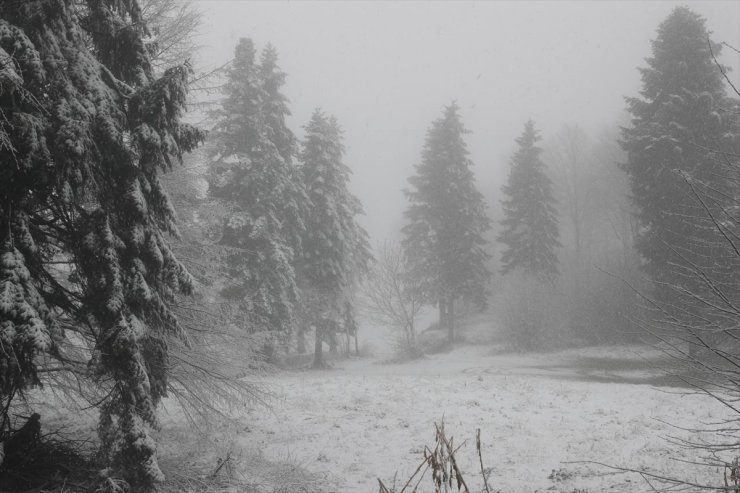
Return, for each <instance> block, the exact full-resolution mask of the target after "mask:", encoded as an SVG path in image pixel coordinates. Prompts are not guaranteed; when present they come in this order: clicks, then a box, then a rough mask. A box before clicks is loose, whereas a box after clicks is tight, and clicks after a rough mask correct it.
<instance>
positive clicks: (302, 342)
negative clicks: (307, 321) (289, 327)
mask: <svg viewBox="0 0 740 493" xmlns="http://www.w3.org/2000/svg"><path fill="white" fill-rule="evenodd" d="M296 339H297V341H296V345H297V346H298V347H297V348H296V351H298V354H306V331H305V330H303V327H299V328H298V334H297V335H296Z"/></svg>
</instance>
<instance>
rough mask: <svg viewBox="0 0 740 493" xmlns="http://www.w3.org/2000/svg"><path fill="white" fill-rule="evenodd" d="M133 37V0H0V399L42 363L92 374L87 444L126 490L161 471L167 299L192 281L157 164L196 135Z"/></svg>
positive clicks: (20, 387)
mask: <svg viewBox="0 0 740 493" xmlns="http://www.w3.org/2000/svg"><path fill="white" fill-rule="evenodd" d="M146 35H147V31H146V27H145V25H144V24H143V23H142V22H141V11H140V10H139V7H138V3H137V2H135V1H133V0H118V1H113V0H108V1H92V0H91V1H87V2H82V3H80V2H71V1H63V0H30V1H24V2H17V1H13V2H3V3H2V4H0V115H1V118H0V143H1V144H0V161H1V162H3V163H4V164H3V166H2V168H1V169H2V171H0V202H1V204H0V231H1V232H0V235H2V247H1V248H2V254H1V257H0V258H1V259H2V260H1V265H0V324H1V327H0V346H1V347H2V351H0V388H1V389H2V399H3V406H2V407H3V408H4V409H5V410H7V407H6V404H7V402H8V401H10V400H12V399H13V398H14V396H16V395H17V394H18V393H22V392H23V391H24V390H26V389H28V388H29V387H32V386H34V385H38V384H39V383H40V382H41V378H40V374H39V373H38V372H39V369H40V368H44V367H45V366H46V365H48V364H51V363H52V362H54V363H56V364H58V365H59V366H60V368H61V369H62V371H63V372H68V373H71V374H74V375H76V376H77V377H78V378H81V377H80V376H86V378H87V377H91V378H92V379H93V380H94V382H95V385H94V387H90V393H91V394H94V395H95V399H96V400H97V399H99V401H98V402H96V404H97V405H98V406H99V407H100V409H101V415H100V424H99V434H100V437H101V442H102V456H103V457H104V458H105V459H106V460H107V462H108V463H109V464H110V465H111V469H110V473H111V475H112V476H115V477H119V478H123V479H125V480H127V481H128V482H129V483H130V484H131V485H132V486H135V487H136V488H137V491H148V490H151V489H154V488H155V486H156V484H157V483H158V482H159V481H161V480H162V479H163V476H162V473H161V471H160V469H159V466H158V464H157V459H156V455H155V451H156V445H155V443H154V440H153V439H152V437H151V435H150V430H151V428H152V427H155V426H156V425H157V418H156V407H157V404H158V403H159V401H160V400H161V399H162V397H164V396H165V395H166V390H167V373H168V350H167V340H168V339H169V338H172V337H176V336H178V334H179V333H180V326H179V324H178V321H177V319H176V317H175V316H174V315H173V312H172V310H171V308H170V306H169V302H170V301H171V300H172V299H173V296H174V294H175V293H188V292H189V291H190V290H191V288H192V281H191V277H190V275H189V274H188V272H187V271H186V270H185V268H184V267H183V266H182V265H181V264H180V262H179V261H178V260H177V258H175V256H174V254H173V253H172V250H171V249H170V247H169V245H168V240H167V234H176V228H175V213H174V210H173V208H172V207H171V205H170V202H169V200H168V198H167V194H166V193H165V191H164V189H163V187H162V185H161V184H160V181H159V175H160V174H161V173H162V172H163V171H165V170H167V169H169V168H171V167H172V166H173V165H174V164H175V163H177V162H178V160H180V158H181V156H182V153H183V152H187V151H189V150H191V149H193V148H194V147H195V146H196V145H197V144H198V142H199V141H201V140H202V138H203V133H202V132H201V131H199V130H197V129H195V128H193V127H191V126H189V125H186V124H184V123H182V122H181V120H180V117H181V115H182V113H183V110H184V107H185V102H186V88H187V84H186V82H187V78H188V69H187V67H174V68H171V69H168V70H166V71H165V72H164V73H163V75H162V76H161V77H160V78H155V77H154V75H153V72H152V67H151V64H150V63H149V58H148V54H147V50H146V47H145V43H144V38H145V36H146ZM85 368H87V370H85ZM87 383H88V384H90V381H89V380H88V381H87ZM2 422H3V427H4V429H3V430H0V433H5V432H7V431H8V429H7V426H8V425H9V423H8V421H7V419H6V416H3V421H2Z"/></svg>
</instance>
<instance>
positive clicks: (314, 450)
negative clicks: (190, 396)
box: [235, 347, 726, 493]
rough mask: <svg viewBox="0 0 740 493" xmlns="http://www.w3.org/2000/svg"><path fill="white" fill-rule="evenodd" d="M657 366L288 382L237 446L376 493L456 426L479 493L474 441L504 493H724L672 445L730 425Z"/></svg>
mask: <svg viewBox="0 0 740 493" xmlns="http://www.w3.org/2000/svg"><path fill="white" fill-rule="evenodd" d="M655 356H656V354H655V353H651V352H649V351H646V350H640V349H636V348H631V349H630V348H619V349H615V348H595V349H589V350H578V351H566V352H560V353H548V354H538V355H492V354H491V349H490V348H487V347H461V348H458V349H456V350H454V351H453V352H451V353H448V354H443V355H434V356H429V357H427V358H425V359H422V360H419V361H414V362H410V363H404V364H380V363H378V362H377V361H373V360H351V361H346V362H341V363H337V364H336V365H335V368H333V369H331V370H326V371H303V372H284V373H280V374H278V375H273V376H270V377H269V382H266V383H268V384H269V387H270V388H271V390H272V391H273V392H275V394H276V397H275V399H274V400H273V401H272V406H273V407H272V411H271V412H266V411H265V410H264V409H262V410H260V409H257V410H255V411H253V412H251V413H249V414H247V415H245V416H244V428H242V429H240V430H239V432H238V434H237V436H236V437H235V442H236V444H238V445H239V446H241V447H242V448H243V449H245V450H255V449H256V450H260V451H261V452H262V453H263V454H264V456H265V458H266V459H273V458H274V459H275V460H286V459H289V460H292V461H295V462H297V463H299V464H302V465H303V466H304V467H306V468H308V469H309V470H311V471H314V472H318V473H323V474H324V475H325V477H328V478H329V479H330V481H331V482H332V484H333V485H334V486H333V488H334V489H335V491H338V492H339V491H341V492H363V493H367V492H374V491H378V482H377V478H378V477H380V478H382V479H383V481H384V482H385V483H386V484H390V483H393V477H394V475H396V474H397V478H398V480H397V481H398V482H400V483H401V484H403V481H405V479H406V478H407V477H408V476H409V475H410V474H411V473H413V471H414V470H415V469H416V467H417V466H418V464H419V462H420V461H421V460H422V455H421V453H422V450H423V447H424V445H430V446H433V444H434V423H435V422H437V423H439V422H440V421H441V420H442V419H443V418H444V422H445V427H446V431H447V434H448V436H449V435H451V436H454V437H455V443H458V444H459V443H462V442H463V441H464V440H467V443H466V445H465V446H464V447H463V448H462V449H461V450H460V451H459V452H458V460H459V461H460V463H461V465H462V467H463V469H464V471H465V472H466V473H467V474H466V479H467V482H468V484H469V485H470V486H471V487H472V488H475V489H476V490H477V489H478V487H480V488H481V489H482V479H481V476H480V472H479V466H478V463H477V461H478V458H477V455H476V451H475V430H476V428H480V429H481V440H482V444H483V451H482V453H483V459H484V462H485V465H486V467H490V468H492V473H491V475H490V480H489V482H490V484H491V488H492V491H501V492H512V493H516V492H528V493H531V492H533V491H535V490H539V491H544V490H552V491H562V492H568V493H570V492H573V491H574V490H575V489H576V488H578V489H585V490H588V491H589V492H590V493H593V492H597V491H613V492H636V491H652V490H651V488H650V486H649V485H648V484H647V483H646V482H645V481H644V480H643V479H641V478H640V476H638V475H636V474H625V473H615V472H614V471H612V470H609V469H606V468H603V467H598V466H595V465H589V464H583V463H573V462H577V461H599V462H604V463H608V464H612V465H615V466H624V467H630V468H636V469H643V468H644V469H647V470H650V471H653V472H655V473H658V474H662V475H666V476H672V477H685V478H687V479H691V480H696V479H699V480H705V481H711V482H712V483H713V484H719V483H720V482H721V477H722V470H721V469H707V468H699V467H692V466H687V464H685V463H683V462H680V461H677V460H676V459H683V460H688V461H696V460H697V457H696V456H695V454H694V453H693V452H691V451H688V450H680V449H676V448H675V447H672V446H671V445H670V444H669V443H667V441H666V440H665V437H666V436H679V437H680V436H687V435H686V433H685V432H683V431H681V430H680V429H676V428H673V427H672V426H671V425H669V424H666V423H670V424H672V425H676V426H696V425H697V424H698V423H700V422H714V421H717V420H718V419H720V418H721V417H723V416H726V411H725V409H724V408H723V407H722V406H720V405H719V404H718V403H716V402H714V401H712V400H710V399H708V398H705V397H700V396H696V395H685V394H684V393H683V391H682V390H681V389H678V388H676V387H671V386H668V385H667V384H669V383H670V381H669V380H666V379H665V378H663V377H662V376H661V373H660V371H659V370H657V369H652V365H653V364H654V363H655V362H654V361H649V360H651V359H652V358H654V357H655ZM553 471H556V474H554V475H553V474H552V473H553ZM549 476H550V478H549ZM425 487H426V489H421V488H420V491H430V489H429V488H428V486H425Z"/></svg>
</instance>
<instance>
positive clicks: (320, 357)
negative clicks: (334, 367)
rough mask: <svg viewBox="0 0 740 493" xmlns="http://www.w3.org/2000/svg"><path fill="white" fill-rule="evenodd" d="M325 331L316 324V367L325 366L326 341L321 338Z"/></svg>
mask: <svg viewBox="0 0 740 493" xmlns="http://www.w3.org/2000/svg"><path fill="white" fill-rule="evenodd" d="M323 332H324V330H323V328H322V327H320V326H318V325H317V326H316V343H315V344H314V351H313V367H314V368H323V366H324V353H323V349H324V348H323V345H324V341H322V340H321V337H322V335H323Z"/></svg>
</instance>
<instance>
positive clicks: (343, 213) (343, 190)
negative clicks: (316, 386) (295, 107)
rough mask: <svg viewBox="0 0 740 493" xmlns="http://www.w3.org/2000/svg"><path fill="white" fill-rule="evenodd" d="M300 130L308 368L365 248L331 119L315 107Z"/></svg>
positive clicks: (318, 361) (338, 314) (364, 260)
mask: <svg viewBox="0 0 740 493" xmlns="http://www.w3.org/2000/svg"><path fill="white" fill-rule="evenodd" d="M305 130H306V136H305V139H304V140H303V143H302V144H303V145H302V149H301V153H300V158H301V161H302V163H303V166H302V167H301V171H302V175H303V182H304V184H305V187H306V193H307V194H308V198H309V200H310V206H309V209H308V212H307V214H306V230H305V235H304V239H303V254H302V256H301V258H300V259H299V261H298V266H299V279H300V284H301V293H302V305H303V309H302V311H303V315H304V320H303V321H302V322H303V323H304V324H306V325H308V324H310V325H313V326H314V327H315V329H316V340H315V351H314V366H315V367H321V366H323V365H324V362H323V356H322V354H323V351H322V344H323V341H324V340H325V339H326V340H327V341H328V340H329V338H330V337H334V334H333V333H332V332H333V329H332V327H336V326H338V325H339V324H340V323H341V321H342V318H343V313H345V311H346V309H347V307H346V303H347V301H351V299H352V294H353V291H354V289H355V287H356V284H357V279H358V276H359V275H360V274H361V273H362V272H364V271H366V270H367V264H368V261H369V259H370V247H369V243H368V239H367V233H366V232H365V230H364V229H362V227H361V226H360V225H359V224H357V216H358V215H360V214H362V204H361V203H360V201H359V200H358V199H357V198H356V197H355V196H353V195H352V194H351V193H350V192H349V190H348V188H347V185H348V183H349V179H350V173H351V171H350V169H349V168H348V167H347V166H346V165H345V164H344V162H343V156H344V145H343V144H342V131H341V129H340V127H339V125H338V123H337V121H336V119H335V118H334V117H327V116H326V115H324V113H322V112H321V111H320V110H316V111H314V113H313V115H312V116H311V120H310V121H309V122H308V125H306V127H305Z"/></svg>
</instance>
